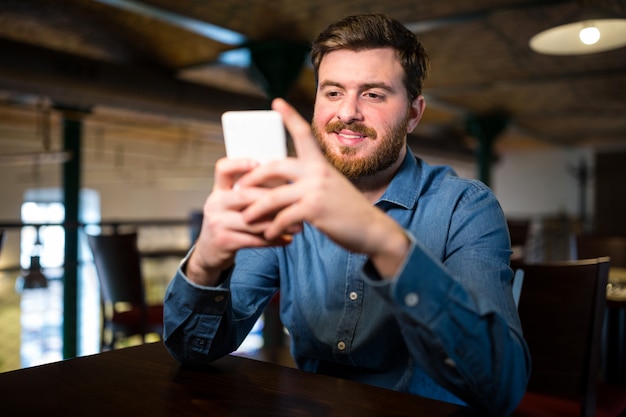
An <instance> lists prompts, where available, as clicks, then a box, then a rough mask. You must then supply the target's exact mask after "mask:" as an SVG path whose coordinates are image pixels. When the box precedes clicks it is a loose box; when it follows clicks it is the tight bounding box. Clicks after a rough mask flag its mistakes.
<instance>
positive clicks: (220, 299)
mask: <svg viewBox="0 0 626 417" xmlns="http://www.w3.org/2000/svg"><path fill="white" fill-rule="evenodd" d="M213 300H214V301H215V302H216V303H221V302H222V301H224V296H223V295H216V296H215V298H214V299H213Z"/></svg>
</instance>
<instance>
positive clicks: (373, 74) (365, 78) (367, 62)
mask: <svg viewBox="0 0 626 417" xmlns="http://www.w3.org/2000/svg"><path fill="white" fill-rule="evenodd" d="M318 78H319V82H320V83H324V82H328V81H331V82H342V83H343V82H347V81H354V82H356V81H359V82H381V81H384V82H387V83H391V84H393V83H396V82H397V83H402V80H403V78H404V69H403V68H402V65H401V64H400V60H399V59H398V56H397V53H396V51H395V50H394V49H392V48H375V49H366V50H361V51H353V50H349V49H340V50H337V51H332V52H329V53H328V54H326V55H325V56H324V58H323V59H322V61H321V62H320V67H319V77H318Z"/></svg>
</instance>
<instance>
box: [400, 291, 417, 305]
mask: <svg viewBox="0 0 626 417" xmlns="http://www.w3.org/2000/svg"><path fill="white" fill-rule="evenodd" d="M419 302H420V297H419V295H417V294H416V293H414V292H410V293H408V294H407V295H405V296H404V304H405V305H406V306H407V307H415V306H416V305H417V304H418V303H419Z"/></svg>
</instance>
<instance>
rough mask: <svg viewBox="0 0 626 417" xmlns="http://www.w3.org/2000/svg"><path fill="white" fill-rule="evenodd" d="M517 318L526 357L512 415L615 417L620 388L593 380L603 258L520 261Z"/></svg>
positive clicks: (624, 397)
mask: <svg viewBox="0 0 626 417" xmlns="http://www.w3.org/2000/svg"><path fill="white" fill-rule="evenodd" d="M521 267H522V268H523V270H524V289H523V291H522V293H521V297H520V301H519V307H518V311H519V316H520V320H521V323H522V328H523V331H524V337H525V339H526V341H527V343H528V347H529V349H530V354H531V358H532V370H531V377H530V381H529V384H528V391H527V393H526V395H525V396H524V398H523V399H522V401H521V403H520V405H519V407H518V408H517V410H516V411H515V413H514V415H515V416H524V417H526V416H528V417H548V416H554V417H557V416H558V417H567V416H576V417H594V416H597V417H617V416H621V415H622V413H625V412H626V387H622V386H617V385H608V384H604V383H601V382H599V378H598V373H599V360H600V345H601V332H602V322H603V318H604V312H605V309H606V283H607V280H608V273H609V259H608V258H597V259H586V260H578V261H564V262H554V263H544V264H526V265H522V266H521Z"/></svg>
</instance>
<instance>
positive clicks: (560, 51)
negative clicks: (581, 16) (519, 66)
mask: <svg viewBox="0 0 626 417" xmlns="http://www.w3.org/2000/svg"><path fill="white" fill-rule="evenodd" d="M588 26H595V27H596V28H598V30H599V31H600V39H599V40H598V42H596V43H594V44H591V45H586V44H584V43H583V42H582V41H581V40H580V37H579V34H580V31H581V30H582V29H584V28H585V27H588ZM623 46H626V19H590V20H585V21H579V22H575V23H568V24H565V25H561V26H557V27H554V28H551V29H547V30H544V31H543V32H540V33H538V34H536V35H535V36H533V37H532V38H531V39H530V48H531V49H532V50H533V51H535V52H539V53H542V54H549V55H582V54H591V53H595V52H603V51H608V50H611V49H617V48H621V47H623Z"/></svg>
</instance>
